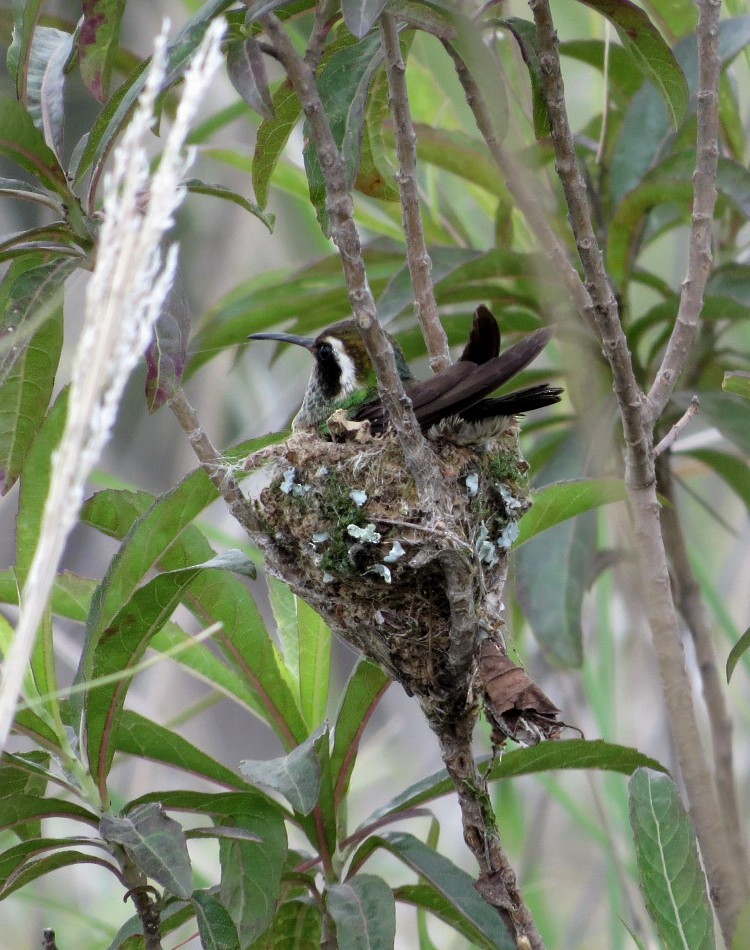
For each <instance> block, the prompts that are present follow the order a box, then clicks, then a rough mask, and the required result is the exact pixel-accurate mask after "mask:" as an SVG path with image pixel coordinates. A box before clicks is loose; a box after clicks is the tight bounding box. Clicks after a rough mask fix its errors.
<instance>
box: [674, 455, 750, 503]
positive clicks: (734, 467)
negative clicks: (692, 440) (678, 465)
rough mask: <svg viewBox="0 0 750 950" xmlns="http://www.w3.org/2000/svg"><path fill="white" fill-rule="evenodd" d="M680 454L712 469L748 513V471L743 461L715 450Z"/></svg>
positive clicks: (749, 474) (749, 477)
mask: <svg viewBox="0 0 750 950" xmlns="http://www.w3.org/2000/svg"><path fill="white" fill-rule="evenodd" d="M680 454H681V455H689V456H690V457H691V458H694V459H697V460H698V461H699V462H702V463H703V464H704V465H707V466H708V467H709V468H711V469H713V471H714V472H716V474H717V475H718V476H719V477H720V478H722V479H723V480H724V481H725V482H726V483H727V485H729V487H730V488H731V489H732V491H733V492H735V493H736V494H737V495H738V496H739V497H740V498H741V499H742V500H743V502H744V503H745V507H746V508H747V509H748V511H750V469H748V467H747V462H746V461H745V460H744V459H741V458H738V457H737V456H736V455H730V454H729V453H728V452H719V451H718V450H716V449H693V450H692V451H690V452H684V453H683V452H681V453H680Z"/></svg>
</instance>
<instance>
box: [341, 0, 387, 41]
mask: <svg viewBox="0 0 750 950" xmlns="http://www.w3.org/2000/svg"><path fill="white" fill-rule="evenodd" d="M387 2H388V0H341V12H342V13H343V14H344V23H346V25H347V27H348V28H349V29H350V30H351V32H352V33H353V34H354V35H355V36H356V37H357V39H358V40H361V39H362V37H363V36H366V35H367V34H368V33H369V32H370V30H371V29H372V26H373V24H374V23H375V21H376V20H377V18H378V17H379V16H380V14H381V13H382V12H383V10H384V9H385V6H386V3H387Z"/></svg>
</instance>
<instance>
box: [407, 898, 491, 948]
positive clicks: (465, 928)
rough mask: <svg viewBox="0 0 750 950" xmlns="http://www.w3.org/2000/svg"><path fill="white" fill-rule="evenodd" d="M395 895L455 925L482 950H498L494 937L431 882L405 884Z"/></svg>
mask: <svg viewBox="0 0 750 950" xmlns="http://www.w3.org/2000/svg"><path fill="white" fill-rule="evenodd" d="M393 896H394V897H395V898H396V901H397V902H398V903H400V904H411V905H412V906H413V907H416V908H417V909H418V910H421V911H427V912H428V913H430V914H432V915H433V916H434V917H437V918H438V920H442V921H443V922H444V923H446V924H448V925H449V926H450V927H453V929H454V930H455V931H456V932H457V933H459V934H461V936H462V937H464V938H465V939H466V940H468V941H471V944H472V945H476V946H478V947H481V948H482V950H497V944H496V943H495V941H494V939H490V938H488V937H487V935H486V934H484V933H482V931H481V930H479V928H478V927H476V926H475V925H474V923H473V921H471V920H469V919H468V918H467V917H465V916H464V915H463V914H462V913H460V912H459V911H458V910H456V908H455V906H454V905H453V904H451V903H450V901H447V900H446V899H445V898H444V897H443V895H442V894H441V893H440V891H438V890H437V888H435V887H433V886H432V885H431V884H427V883H424V882H423V883H421V884H404V885H402V886H401V887H396V888H394V889H393Z"/></svg>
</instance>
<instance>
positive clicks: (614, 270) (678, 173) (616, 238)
mask: <svg viewBox="0 0 750 950" xmlns="http://www.w3.org/2000/svg"><path fill="white" fill-rule="evenodd" d="M694 172H695V152H694V150H689V151H686V152H685V151H683V152H678V153H677V154H675V155H671V156H669V158H667V159H666V160H665V161H663V162H661V163H660V164H659V165H657V166H656V167H655V168H654V169H652V170H651V171H650V172H649V173H648V174H647V175H645V176H644V178H643V180H642V181H641V182H640V183H639V184H638V186H637V187H634V188H633V189H632V190H631V191H629V192H628V194H627V195H626V196H625V197H624V198H623V200H622V201H621V202H620V204H619V205H618V207H617V209H616V212H615V214H614V216H613V218H612V221H611V224H610V226H609V228H608V234H609V240H608V243H607V267H608V270H609V272H610V273H611V275H612V278H613V279H614V280H615V281H616V282H617V283H618V285H622V284H623V283H624V281H625V280H626V279H627V278H628V277H629V274H630V270H631V269H632V267H633V265H634V263H635V261H634V254H635V249H636V247H637V245H638V242H639V240H640V235H641V231H642V225H643V221H644V219H645V218H646V217H647V215H648V214H649V213H650V212H651V211H653V209H654V208H657V207H659V206H660V205H664V204H678V205H679V206H680V207H683V208H684V213H685V218H686V219H687V217H688V216H689V214H690V208H691V204H692V198H693V174H694ZM716 187H717V190H718V191H719V194H720V195H721V196H722V197H724V198H727V199H728V200H729V201H731V202H732V204H734V205H735V207H736V208H737V209H738V210H739V211H740V212H741V213H742V214H744V215H745V217H750V172H748V170H747V169H746V168H744V167H743V166H742V165H740V164H739V163H738V162H734V161H732V160H731V159H728V158H720V159H719V161H718V169H717V177H716ZM654 236H656V235H654ZM647 237H648V235H647Z"/></svg>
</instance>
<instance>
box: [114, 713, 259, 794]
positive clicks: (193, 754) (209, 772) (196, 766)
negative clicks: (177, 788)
mask: <svg viewBox="0 0 750 950" xmlns="http://www.w3.org/2000/svg"><path fill="white" fill-rule="evenodd" d="M112 745H113V748H114V749H116V750H117V751H118V752H124V753H126V754H128V755H137V756H140V757H141V758H144V759H151V760H152V761H154V762H162V763H164V764H166V765H171V766H173V767H174V768H178V769H184V770H185V771H186V772H191V773H192V774H193V775H197V776H199V777H200V778H202V779H207V780H208V781H210V782H217V783H218V784H219V785H224V786H225V787H227V788H237V789H243V788H247V783H246V782H244V781H243V780H242V779H241V778H240V777H239V775H237V774H236V773H235V772H234V771H232V769H228V768H227V767H226V766H225V765H222V764H221V763H220V762H217V761H216V759H212V758H211V756H210V755H207V754H206V753H205V752H203V751H202V750H201V749H198V748H196V746H194V745H193V744H192V743H190V742H188V741H187V739H184V738H183V737H182V736H180V735H179V734H178V733H176V732H172V730H170V729H167V728H166V727H165V726H161V725H159V724H158V723H156V722H152V721H151V720H150V719H146V718H145V716H140V715H139V714H138V713H136V712H133V711H132V710H130V709H123V710H122V711H121V712H120V713H119V715H118V716H117V721H116V723H115V725H114V729H113V736H112Z"/></svg>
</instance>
